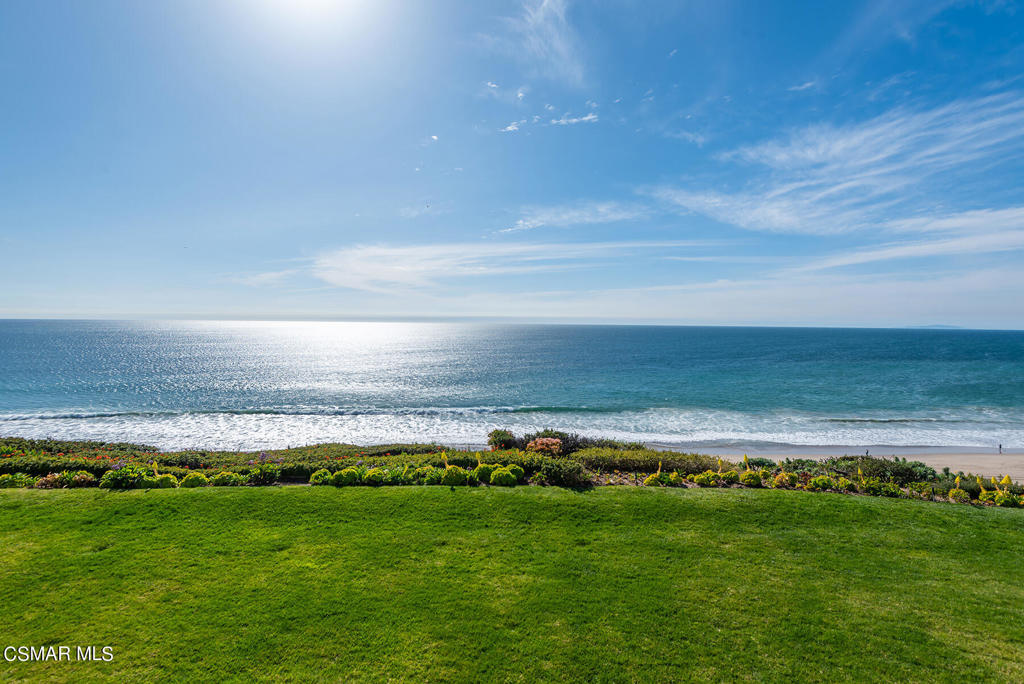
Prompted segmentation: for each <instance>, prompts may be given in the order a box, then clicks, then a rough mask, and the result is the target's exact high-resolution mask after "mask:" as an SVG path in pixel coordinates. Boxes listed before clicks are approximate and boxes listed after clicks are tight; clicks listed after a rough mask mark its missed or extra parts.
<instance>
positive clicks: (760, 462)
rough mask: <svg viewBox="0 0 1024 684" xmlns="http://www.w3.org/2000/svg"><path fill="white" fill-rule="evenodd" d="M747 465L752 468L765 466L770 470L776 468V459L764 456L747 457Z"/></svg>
mask: <svg viewBox="0 0 1024 684" xmlns="http://www.w3.org/2000/svg"><path fill="white" fill-rule="evenodd" d="M747 465H748V466H749V467H750V469H751V470H755V469H756V470H761V469H765V468H767V469H768V470H774V469H775V461H773V460H772V459H770V458H764V457H763V456H756V457H754V458H749V459H747Z"/></svg>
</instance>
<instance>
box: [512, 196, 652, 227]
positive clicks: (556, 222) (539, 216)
mask: <svg viewBox="0 0 1024 684" xmlns="http://www.w3.org/2000/svg"><path fill="white" fill-rule="evenodd" d="M646 215H647V208H646V207H643V206H641V205H638V204H622V203H619V202H583V203H576V204H570V205H560V206H554V207H527V208H525V209H524V210H523V216H522V218H520V219H519V220H517V221H516V222H515V224H514V225H512V226H510V227H508V228H505V229H504V230H501V231H499V232H502V233H513V232H519V231H524V230H532V229H534V228H540V227H542V226H552V227H559V228H564V227H568V226H577V225H586V224H595V223H614V222H616V221H631V220H634V219H638V218H643V217H644V216H646Z"/></svg>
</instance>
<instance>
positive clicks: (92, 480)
mask: <svg viewBox="0 0 1024 684" xmlns="http://www.w3.org/2000/svg"><path fill="white" fill-rule="evenodd" d="M62 475H63V473H62ZM97 484H98V481H97V480H96V476H95V475H93V474H92V473H90V472H89V471H87V470H79V471H78V472H77V473H74V474H73V475H72V476H71V481H70V482H69V483H68V485H67V486H68V487H95V486H96V485H97Z"/></svg>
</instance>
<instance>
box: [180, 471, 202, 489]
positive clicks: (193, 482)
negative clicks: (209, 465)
mask: <svg viewBox="0 0 1024 684" xmlns="http://www.w3.org/2000/svg"><path fill="white" fill-rule="evenodd" d="M209 484H210V480H209V479H207V477H206V475H203V474H202V473H189V474H188V475H186V476H185V477H184V478H183V479H182V481H181V482H180V483H179V484H178V486H179V487H188V488H192V487H206V486H208V485H209Z"/></svg>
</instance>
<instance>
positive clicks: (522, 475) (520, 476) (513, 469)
mask: <svg viewBox="0 0 1024 684" xmlns="http://www.w3.org/2000/svg"><path fill="white" fill-rule="evenodd" d="M505 467H506V468H508V472H510V473H512V475H513V476H514V477H515V478H516V482H522V481H523V480H524V479H526V471H525V470H523V468H522V466H519V465H516V464H515V463H509V464H508V465H507V466H505Z"/></svg>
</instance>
